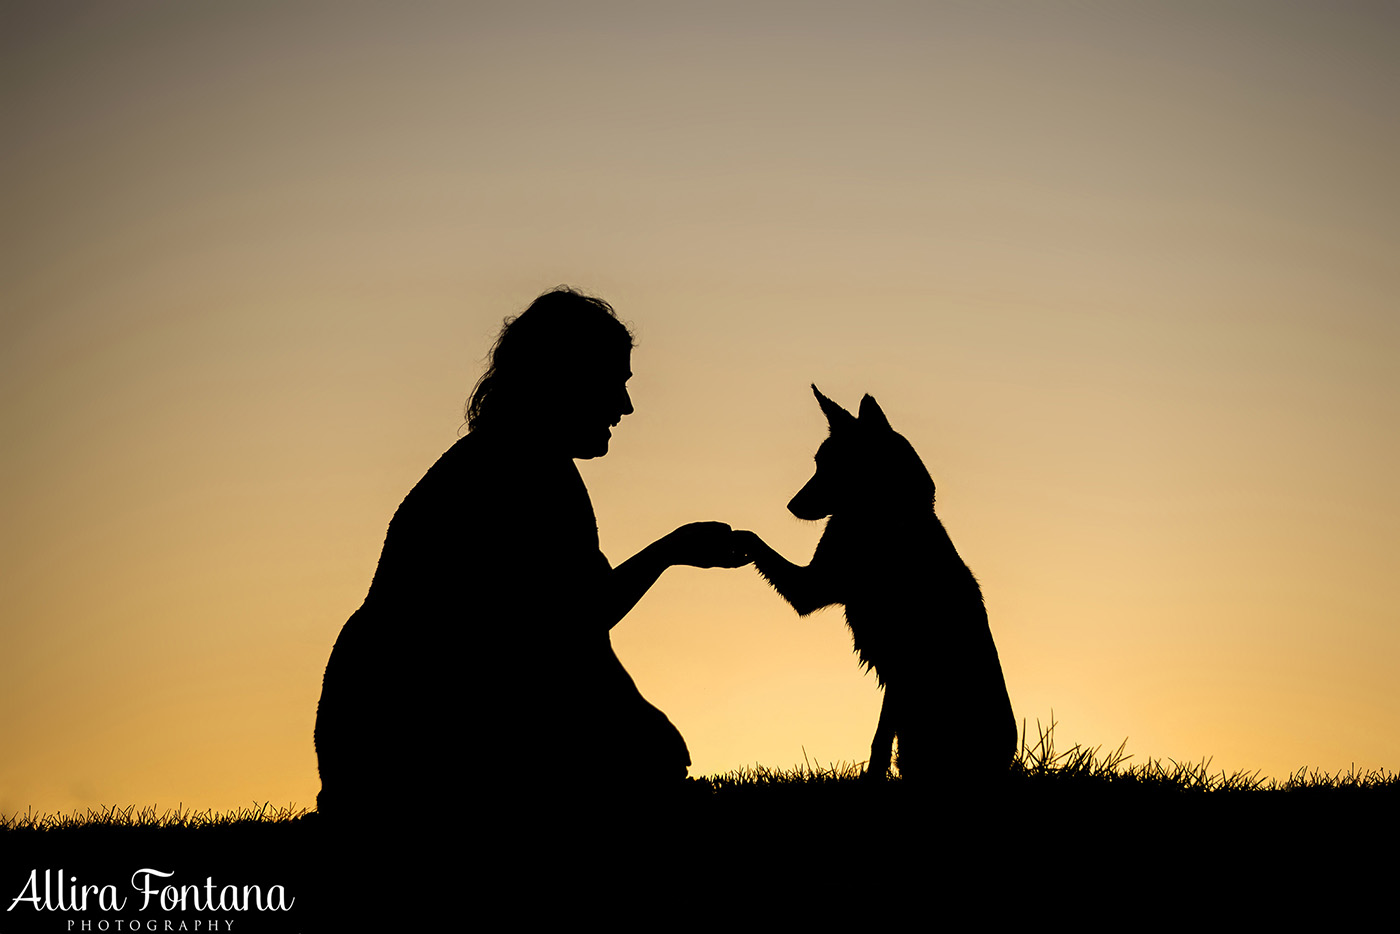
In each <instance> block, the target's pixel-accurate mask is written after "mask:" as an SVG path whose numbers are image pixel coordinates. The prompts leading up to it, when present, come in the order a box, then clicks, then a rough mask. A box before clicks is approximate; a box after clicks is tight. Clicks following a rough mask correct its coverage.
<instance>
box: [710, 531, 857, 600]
mask: <svg viewBox="0 0 1400 934" xmlns="http://www.w3.org/2000/svg"><path fill="white" fill-rule="evenodd" d="M734 534H735V535H736V536H743V538H742V539H741V541H742V543H743V547H744V549H745V552H746V553H747V554H748V556H749V558H751V559H752V560H753V566H754V567H755V568H757V569H758V573H759V574H761V575H763V579H764V580H766V581H768V583H770V584H772V585H773V589H774V590H776V591H777V592H778V593H779V595H781V596H782V598H783V599H784V600H786V601H787V602H788V603H790V604H792V608H793V609H794V610H796V611H797V612H798V614H799V615H801V616H806V615H807V614H808V613H811V612H813V611H815V610H820V609H821V608H822V607H824V606H831V605H832V604H833V603H840V602H841V598H840V596H839V595H838V594H837V592H836V591H837V587H836V584H835V582H834V581H833V580H832V578H831V575H829V574H823V573H822V571H821V569H820V568H818V567H816V566H814V565H812V564H809V565H807V566H806V567H803V566H801V565H797V564H793V563H792V562H791V561H789V560H787V559H786V558H784V557H783V556H782V555H780V554H778V553H777V552H776V551H774V550H773V549H772V548H770V547H769V546H768V543H767V542H765V541H764V540H763V539H761V538H759V537H758V536H757V535H755V534H754V533H752V532H735V533H734Z"/></svg>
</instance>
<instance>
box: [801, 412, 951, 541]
mask: <svg viewBox="0 0 1400 934" xmlns="http://www.w3.org/2000/svg"><path fill="white" fill-rule="evenodd" d="M812 392H813V393H815V394H816V396H817V404H818V405H820V406H821V409H822V412H823V413H824V414H825V415H826V421H827V424H828V425H829V426H830V428H831V434H830V436H829V437H827V439H826V440H825V441H823V442H822V444H821V447H819V448H817V456H816V462H817V472H816V473H815V474H813V475H812V479H811V480H808V481H807V485H806V486H804V487H803V488H802V489H800V490H798V491H797V495H796V496H794V497H793V498H792V501H791V502H790V503H788V511H789V512H791V513H792V514H793V515H794V516H796V517H797V518H799V519H823V518H825V517H827V516H830V515H834V514H835V513H839V512H845V511H848V510H852V509H871V508H882V507H884V508H888V507H894V508H900V507H904V508H909V507H917V506H918V505H920V504H922V505H925V506H928V505H932V503H933V494H934V487H933V478H932V477H930V476H929V472H928V470H927V469H925V468H924V465H923V462H922V461H920V460H919V455H917V454H915V453H914V448H913V446H912V445H910V443H909V442H908V441H906V440H904V437H903V435H900V434H899V433H898V432H896V431H895V430H894V429H893V428H891V427H890V422H889V419H887V418H885V413H884V412H883V411H882V410H881V409H880V405H879V403H877V402H876V401H875V398H874V397H873V396H870V395H866V396H865V397H864V398H862V399H861V400H860V409H859V414H858V415H852V414H851V413H850V412H847V411H846V410H845V409H843V408H841V406H839V405H837V404H836V403H835V402H832V401H831V400H830V399H828V398H827V397H826V396H824V395H822V393H821V390H819V389H818V388H817V387H816V386H815V385H813V386H812Z"/></svg>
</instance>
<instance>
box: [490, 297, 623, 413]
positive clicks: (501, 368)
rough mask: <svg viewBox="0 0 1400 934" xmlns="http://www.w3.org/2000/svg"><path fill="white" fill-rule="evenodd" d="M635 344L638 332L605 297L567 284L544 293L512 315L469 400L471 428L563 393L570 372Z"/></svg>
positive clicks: (492, 346) (575, 371)
mask: <svg viewBox="0 0 1400 934" xmlns="http://www.w3.org/2000/svg"><path fill="white" fill-rule="evenodd" d="M634 345H635V344H634V341H633V339H632V332H631V331H630V330H628V328H627V325H625V324H623V323H622V322H621V321H619V320H618V317H617V313H616V312H615V311H613V308H612V306H611V305H609V304H608V303H607V302H605V301H603V300H602V299H601V298H593V297H591V296H588V295H584V294H583V293H582V292H579V291H576V290H574V289H571V288H569V287H567V286H560V287H559V288H557V289H554V290H553V291H551V292H546V293H544V294H543V295H541V296H540V297H539V298H537V299H535V300H534V301H533V302H531V303H530V307H529V308H526V309H525V310H524V311H523V312H521V313H520V314H518V315H515V316H514V317H510V318H506V320H505V323H504V325H503V326H502V327H501V333H500V334H499V335H498V336H497V337H496V342H495V343H494V344H492V345H491V352H490V354H489V355H488V357H487V362H486V372H485V373H482V374H481V379H479V380H477V381H476V386H475V387H473V389H472V394H471V398H470V399H468V400H467V413H466V414H467V430H468V431H476V430H478V429H480V428H484V427H486V426H488V425H493V424H498V423H500V422H503V421H509V420H511V419H512V418H513V417H514V416H515V415H516V414H517V413H519V412H521V411H525V410H529V409H531V408H533V407H534V406H535V405H537V404H539V403H540V402H541V401H543V400H544V399H546V398H547V397H548V396H549V395H551V394H552V393H554V392H557V391H559V388H560V386H561V382H562V380H563V379H564V378H566V377H567V376H568V375H569V374H573V373H577V372H578V371H579V370H581V369H586V368H588V367H589V366H590V365H596V363H597V361H598V360H599V358H601V357H603V356H606V355H607V354H611V353H616V352H617V351H618V350H620V349H625V350H631V349H632V347H633V346H634Z"/></svg>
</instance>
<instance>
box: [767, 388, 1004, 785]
mask: <svg viewBox="0 0 1400 934" xmlns="http://www.w3.org/2000/svg"><path fill="white" fill-rule="evenodd" d="M812 392H813V393H814V394H815V395H816V397H817V402H818V404H820V406H821V409H822V412H823V413H825V415H826V417H827V421H828V424H829V425H830V429H831V434H830V436H829V437H828V438H827V439H826V440H825V441H824V442H823V443H822V445H821V446H820V447H819V448H818V449H817V454H816V458H815V459H816V462H817V470H816V473H815V474H814V475H813V476H812V479H811V480H809V481H808V482H807V484H806V485H805V486H803V487H802V489H801V490H799V491H798V492H797V495H796V496H794V497H793V498H792V501H791V502H790V503H788V509H789V511H791V512H792V513H793V515H795V516H797V517H798V518H800V519H809V520H816V519H821V518H825V517H828V516H829V517H830V518H828V519H827V524H826V529H825V531H824V532H823V533H822V537H821V540H820V541H819V542H818V544H817V548H816V551H815V553H814V554H813V555H812V560H811V562H810V563H808V564H807V565H806V566H805V567H800V566H798V565H795V564H792V563H791V562H789V561H787V560H786V559H784V558H783V557H782V556H781V555H779V554H778V553H777V552H775V551H773V550H772V549H771V548H769V547H768V546H767V545H766V544H764V543H763V542H762V540H760V539H758V537H757V536H753V537H752V539H751V540H750V543H749V547H750V553H751V554H752V556H753V558H754V565H755V567H757V569H758V571H759V573H760V574H762V575H763V577H764V578H765V579H766V580H767V581H768V582H769V583H770V584H772V585H773V587H774V589H776V590H777V591H778V593H779V594H780V595H782V597H783V598H784V599H786V600H787V601H788V602H789V603H790V604H791V605H792V607H793V609H795V610H796V611H797V612H798V613H799V614H800V615H803V616H806V615H808V614H809V613H812V612H813V611H815V610H818V609H821V608H822V607H826V606H831V605H832V604H837V603H840V604H843V605H844V606H845V610H846V621H847V624H848V625H849V627H850V630H851V635H852V638H853V640H854V644H855V651H856V653H857V654H858V655H859V657H860V661H861V663H862V664H863V665H864V666H865V667H866V668H867V669H872V668H873V669H874V670H875V674H876V678H877V680H878V682H879V684H880V685H881V687H883V688H884V691H885V696H884V702H883V704H882V706H881V709H880V719H879V723H878V725H877V726H876V729H875V738H874V741H873V742H872V743H871V748H870V760H869V764H868V766H867V770H866V776H867V777H870V778H875V779H882V778H884V776H885V774H886V772H887V771H888V769H889V766H890V758H891V747H892V746H893V744H894V740H895V738H896V737H899V759H898V765H899V769H900V773H901V775H903V776H906V777H914V778H921V777H923V776H925V775H930V776H931V775H932V772H931V771H930V766H929V764H930V761H931V760H932V759H934V758H936V756H935V755H934V754H932V750H933V748H934V742H935V740H934V737H933V735H932V733H933V729H934V726H935V722H934V721H935V717H936V718H937V719H938V721H940V722H939V723H938V726H939V727H940V729H941V732H942V734H943V735H942V736H941V737H940V742H941V745H943V747H944V748H945V750H946V753H945V754H944V756H945V758H946V762H945V763H940V768H939V769H938V772H940V773H942V774H943V776H944V777H948V778H951V777H953V776H962V777H965V778H969V779H972V780H975V781H981V780H984V779H991V778H994V777H995V776H996V775H997V774H999V773H1001V774H1004V773H1005V771H1006V769H1007V767H1008V766H1009V764H1010V762H1011V759H1012V757H1013V756H1014V755H1015V751H1016V743H1017V731H1016V721H1015V716H1014V714H1013V713H1012V710H1011V700H1010V697H1009V696H1008V694H1007V691H1006V682H1005V679H1004V677H1003V675H1002V671H1001V662H1000V659H999V658H998V656H997V651H996V644H995V643H994V642H993V640H992V634H991V629H990V627H989V625H988V623H987V611H986V608H985V605H984V603H983V600H982V591H981V588H980V587H979V586H978V584H977V580H976V578H975V577H973V575H972V572H971V571H970V570H968V567H967V565H966V564H964V563H963V560H962V558H960V557H959V556H958V553H957V550H956V549H955V548H954V547H953V543H952V540H951V539H950V538H949V537H948V533H947V531H946V530H945V529H944V527H943V523H942V522H941V521H940V520H939V519H938V517H937V516H936V515H935V514H934V502H933V501H934V483H933V478H932V477H931V476H930V475H929V472H928V470H927V469H926V468H925V467H924V465H923V462H922V461H921V460H920V459H919V456H918V455H917V454H916V453H915V452H914V448H913V446H912V445H910V444H909V442H908V441H907V440H905V439H904V437H903V436H902V435H900V434H898V433H897V432H895V431H894V429H893V428H891V427H890V423H889V421H888V419H886V417H885V414H884V412H883V411H882V410H881V409H880V406H879V405H878V404H877V403H876V401H875V399H874V398H872V397H871V396H869V395H866V396H865V397H864V398H863V399H861V403H860V409H859V415H858V417H857V416H853V415H851V414H850V413H849V412H848V411H846V410H845V409H843V408H841V406H839V405H837V404H836V403H835V402H832V401H831V400H830V399H828V398H827V397H826V396H824V395H822V393H821V391H820V390H818V389H817V387H816V386H815V385H813V386H812Z"/></svg>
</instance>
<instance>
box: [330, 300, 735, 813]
mask: <svg viewBox="0 0 1400 934" xmlns="http://www.w3.org/2000/svg"><path fill="white" fill-rule="evenodd" d="M631 351H632V335H631V333H630V332H629V331H628V330H627V328H626V327H625V326H624V325H623V324H622V323H621V322H620V321H618V319H617V317H616V316H615V314H614V313H613V310H612V308H611V306H609V305H608V304H607V303H606V302H604V301H602V300H601V299H596V298H589V297H586V296H584V295H581V294H579V293H577V292H574V291H572V290H569V289H559V290H557V291H553V292H548V293H546V294H544V295H541V296H540V297H539V298H538V299H536V300H535V302H534V303H533V304H531V305H530V307H529V308H528V309H526V310H525V312H524V313H522V314H521V315H519V316H518V317H516V318H513V319H508V320H507V322H506V325H505V327H504V328H503V329H502V330H501V334H500V336H499V338H498V339H497V340H496V343H495V346H494V347H493V348H492V350H491V357H490V362H489V365H488V368H487V370H486V373H485V374H484V375H483V376H482V377H481V380H480V381H479V382H478V383H477V385H476V388H475V389H474V391H473V392H472V396H471V400H470V402H469V403H468V407H467V422H468V427H469V433H468V434H467V435H466V436H465V437H463V438H462V439H461V440H459V441H458V442H457V443H456V444H454V445H453V446H452V447H451V448H450V449H448V451H447V452H446V453H445V454H443V455H442V457H441V458H439V459H438V461H437V463H436V464H434V465H433V466H432V468H431V469H430V470H429V471H428V472H427V474H426V475H424V477H423V479H422V480H420V481H419V482H418V485H417V486H415V487H414V488H413V490H412V491H411V492H410V493H409V494H408V496H407V497H406V498H405V499H404V501H403V503H402V505H400V506H399V509H398V512H396V513H395V515H394V518H393V521H392V522H390V524H389V531H388V534H387V535H386V537H385V539H384V550H383V553H382V554H381V556H380V559H379V567H378V570H377V571H376V572H375V575H374V581H373V583H372V584H371V585H370V589H369V595H368V596H367V597H366V598H365V602H364V605H363V606H361V607H360V609H359V610H358V611H356V612H355V614H354V615H353V616H351V617H350V620H349V621H348V622H347V623H346V624H345V627H344V628H343V629H342V630H341V633H340V637H339V639H337V641H336V644H335V648H334V650H333V651H332V652H331V658H330V662H329V664H327V666H326V675H325V681H324V684H323V687H322V692H321V702H320V706H319V708H318V711H317V718H316V752H317V757H318V760H319V765H320V771H321V782H322V790H321V794H320V796H319V798H318V806H319V810H320V811H321V812H322V813H326V814H331V815H345V814H352V813H354V812H355V811H358V810H362V809H365V808H371V807H381V806H386V805H387V806H390V807H398V806H412V805H413V804H415V803H418V802H424V801H431V802H440V803H444V804H447V803H448V802H454V801H456V800H458V799H460V798H461V797H463V786H465V785H470V786H472V787H473V788H474V789H476V790H477V791H478V792H479V791H480V789H481V788H483V787H486V788H494V789H496V790H498V791H500V792H504V793H510V792H513V791H515V792H518V791H520V790H522V789H531V788H539V789H544V788H568V787H571V786H572V787H577V786H579V785H580V783H581V784H582V785H583V786H584V787H592V786H598V787H607V788H610V789H613V790H616V789H618V788H627V787H634V788H637V789H645V788H656V787H660V786H664V785H667V784H670V783H676V784H679V782H680V780H681V779H683V778H684V776H685V773H686V769H687V767H688V766H689V764H690V755H689V753H688V751H687V749H686V746H685V741H684V740H683V739H682V738H681V735H680V733H679V732H678V731H677V730H676V728H675V727H674V726H672V725H671V722H670V721H669V720H668V719H666V716H665V715H664V714H662V713H661V711H659V710H657V709H656V708H655V707H653V706H652V705H651V704H649V703H647V701H646V700H644V699H643V698H642V696H641V694H639V693H638V691H637V688H636V686H635V685H634V684H633V682H632V678H631V677H630V676H629V675H628V674H627V672H626V670H625V669H624V668H623V667H622V664H621V663H620V662H619V661H618V659H617V656H616V655H615V654H614V653H613V650H612V645H611V642H610V640H609V636H608V630H609V629H611V628H612V627H613V626H614V625H616V624H617V622H618V621H619V620H621V619H622V617H623V616H625V615H626V614H627V612H628V611H629V610H630V609H631V608H632V607H633V605H634V604H636V602H637V601H638V600H639V599H640V598H641V596H642V594H644V593H646V591H647V589H648V588H649V587H651V585H652V584H653V583H655V582H656V579H657V578H658V577H659V576H660V574H661V572H662V571H663V570H665V569H666V568H667V567H669V566H671V565H675V564H687V565H693V566H696V567H716V566H723V567H738V566H740V565H742V564H744V563H747V559H746V558H745V557H744V556H743V555H741V554H739V553H738V552H737V551H736V548H735V546H736V539H735V538H734V537H733V535H732V533H731V531H730V529H729V526H727V525H724V524H722V523H718V522H705V523H695V524H692V525H687V526H682V527H681V528H679V529H677V530H676V531H674V532H672V533H671V534H669V535H667V536H665V537H664V538H662V539H660V540H658V541H656V542H654V543H652V544H651V545H648V546H647V547H646V548H644V549H642V551H641V552H639V553H638V554H637V555H635V556H634V557H632V558H630V559H629V560H627V561H625V562H624V563H622V564H621V565H619V566H618V567H616V568H613V567H611V566H610V565H609V564H608V560H607V559H606V558H605V557H604V556H603V554H602V552H601V551H599V549H598V531H597V526H596V523H595V520H594V516H593V507H592V504H591V503H590V502H589V499H588V492H587V490H586V489H585V488H584V485H583V480H582V479H581V478H580V476H579V473H578V469H577V468H576V467H575V466H574V463H573V459H574V458H592V457H601V456H602V455H604V454H606V453H607V451H608V441H609V439H610V438H611V437H612V432H611V430H610V429H611V428H612V427H613V426H615V425H616V424H617V423H618V421H619V420H621V418H622V417H623V416H624V415H628V414H631V412H632V401H631V399H630V398H629V396H628V394H627V386H626V383H627V380H628V379H629V378H630V377H631V375H632V373H631V368H630V363H631ZM464 803H465V802H464ZM469 806H470V805H469Z"/></svg>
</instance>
